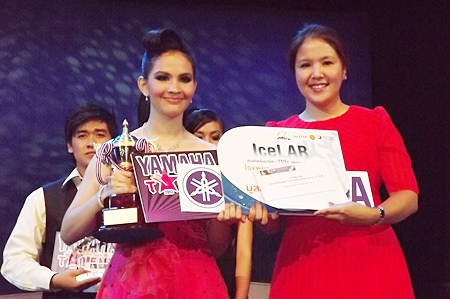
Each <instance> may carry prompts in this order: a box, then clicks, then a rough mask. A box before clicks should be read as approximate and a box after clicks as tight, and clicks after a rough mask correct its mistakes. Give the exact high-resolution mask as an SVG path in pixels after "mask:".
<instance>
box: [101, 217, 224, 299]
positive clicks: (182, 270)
mask: <svg viewBox="0 0 450 299" xmlns="http://www.w3.org/2000/svg"><path fill="white" fill-rule="evenodd" d="M159 228H160V230H161V231H162V232H163V233H164V234H165V237H163V238H161V239H157V240H154V241H152V242H147V243H143V244H141V245H123V244H121V245H118V246H117V247H116V252H115V253H114V256H113V258H112V260H111V263H110V267H109V269H108V271H107V272H106V273H105V277H104V278H103V280H102V284H101V287H100V289H99V292H98V294H97V297H96V298H105V299H106V298H107V299H119V298H120V299H181V298H199V299H209V298H218V299H225V298H228V294H227V290H226V286H225V283H224V281H223V278H222V276H221V274H220V272H219V269H218V267H217V264H216V261H215V259H214V258H213V257H212V255H211V252H210V251H209V249H208V248H209V245H208V241H207V239H206V233H205V222H204V221H199V220H195V221H179V222H166V223H160V224H159Z"/></svg>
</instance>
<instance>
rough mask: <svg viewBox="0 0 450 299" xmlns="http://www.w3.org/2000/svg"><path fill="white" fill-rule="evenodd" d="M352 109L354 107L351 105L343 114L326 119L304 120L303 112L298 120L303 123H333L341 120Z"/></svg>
mask: <svg viewBox="0 0 450 299" xmlns="http://www.w3.org/2000/svg"><path fill="white" fill-rule="evenodd" d="M351 107H352V106H351V105H348V106H346V109H345V110H344V111H343V112H342V113H341V114H339V115H336V116H332V117H330V118H325V119H303V118H302V117H301V114H302V113H303V112H302V113H300V114H298V119H299V120H300V121H302V122H305V123H313V122H325V121H331V120H334V119H337V118H340V117H342V116H344V115H346V114H347V113H348V112H349V111H350V109H352V108H351Z"/></svg>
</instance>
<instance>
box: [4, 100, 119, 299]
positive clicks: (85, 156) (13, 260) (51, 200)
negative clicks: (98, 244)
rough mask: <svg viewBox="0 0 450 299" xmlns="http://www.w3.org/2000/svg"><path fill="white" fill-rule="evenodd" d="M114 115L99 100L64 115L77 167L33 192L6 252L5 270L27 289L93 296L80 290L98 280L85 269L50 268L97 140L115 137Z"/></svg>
mask: <svg viewBox="0 0 450 299" xmlns="http://www.w3.org/2000/svg"><path fill="white" fill-rule="evenodd" d="M117 134H118V130H117V124H116V121H115V118H114V116H113V115H112V114H111V113H109V112H108V111H106V110H105V109H104V108H102V107H100V106H98V105H95V104H85V105H82V106H80V107H78V108H76V109H74V110H73V111H71V112H70V113H69V115H68V116H67V118H66V122H65V127H64V135H65V142H66V144H67V151H68V152H69V153H70V154H71V155H72V157H73V161H74V163H75V168H74V169H73V171H72V172H71V173H70V174H69V175H68V176H66V177H64V178H61V179H60V180H58V181H55V182H53V183H50V184H47V185H44V186H43V187H40V188H38V189H37V190H35V191H33V192H32V193H31V194H30V195H29V196H28V197H27V199H26V200H25V203H24V205H23V207H22V210H21V212H20V214H19V217H18V219H17V222H16V225H15V227H14V229H13V231H12V232H11V235H10V237H9V239H8V242H7V243H6V246H5V249H4V252H3V265H2V268H1V273H2V275H3V276H4V277H5V279H6V280H8V281H9V282H10V283H12V284H13V285H15V286H17V287H18V288H20V289H22V290H26V291H43V292H44V298H94V297H95V293H90V294H89V293H83V292H82V291H83V290H85V289H87V288H89V287H91V286H93V285H96V284H97V283H98V282H100V278H99V277H92V278H88V279H84V280H80V279H77V276H79V275H81V274H84V273H86V272H87V271H86V270H83V269H66V270H63V271H60V272H55V271H52V270H51V265H52V260H53V250H54V245H55V239H56V238H57V235H58V232H59V231H60V229H61V222H62V218H63V216H64V214H65V212H66V210H67V208H68V207H69V205H70V203H71V202H72V200H73V198H74V197H75V194H76V192H77V189H78V186H79V185H80V184H81V179H82V177H83V175H84V172H85V170H86V168H87V166H88V164H89V162H90V160H91V159H92V157H93V156H94V155H95V149H94V144H96V143H97V144H101V143H103V142H105V141H108V140H110V139H111V138H112V137H115V136H117Z"/></svg>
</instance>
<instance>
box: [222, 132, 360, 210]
mask: <svg viewBox="0 0 450 299" xmlns="http://www.w3.org/2000/svg"><path fill="white" fill-rule="evenodd" d="M217 152H218V159H219V165H220V171H221V174H222V184H223V191H224V198H225V202H232V203H234V204H236V205H239V206H241V207H242V209H243V211H244V212H246V211H248V209H249V208H250V207H251V206H252V205H254V204H255V202H256V201H260V202H262V203H264V204H265V205H266V206H267V207H268V208H269V211H271V212H273V211H275V210H279V211H280V212H281V213H283V212H284V210H286V213H291V212H293V211H295V212H298V213H311V211H314V210H318V209H321V208H325V207H328V203H329V202H333V203H344V202H347V201H349V200H350V193H351V191H350V180H349V175H348V173H347V172H346V169H345V164H344V159H343V156H342V150H341V146H340V142H339V136H338V133H337V132H336V131H330V130H311V129H294V128H272V127H256V126H247V127H238V128H234V129H231V130H229V131H227V132H226V133H225V134H224V135H223V136H222V138H221V139H220V141H219V145H218V149H217Z"/></svg>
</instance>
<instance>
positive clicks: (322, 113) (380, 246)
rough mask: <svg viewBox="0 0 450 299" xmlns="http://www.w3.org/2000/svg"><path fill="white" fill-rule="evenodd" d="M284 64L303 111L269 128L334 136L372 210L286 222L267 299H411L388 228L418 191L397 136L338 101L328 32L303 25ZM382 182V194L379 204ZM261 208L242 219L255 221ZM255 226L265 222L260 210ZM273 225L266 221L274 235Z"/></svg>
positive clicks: (356, 207) (337, 67) (384, 120)
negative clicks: (360, 178)
mask: <svg viewBox="0 0 450 299" xmlns="http://www.w3.org/2000/svg"><path fill="white" fill-rule="evenodd" d="M289 63H290V67H291V70H292V72H293V73H294V75H295V79H296V82H297V85H298V88H299V90H300V92H301V94H302V95H303V97H304V98H305V100H306V108H305V110H304V111H303V112H302V113H300V114H299V115H294V116H292V117H290V118H288V119H286V120H283V121H280V122H269V123H268V124H267V125H268V126H272V127H288V128H305V129H322V130H337V131H338V133H339V139H340V142H341V147H342V152H343V156H344V161H345V166H346V169H347V170H348V171H366V172H367V173H368V175H369V180H370V185H371V190H372V193H373V199H374V204H375V207H373V208H371V207H366V206H364V205H361V204H359V203H354V202H348V203H345V204H333V199H332V198H330V206H329V207H328V208H325V209H322V210H319V211H317V212H315V217H301V216H286V217H280V220H281V221H285V225H286V230H285V233H284V236H283V240H282V243H281V247H280V249H279V252H278V256H277V261H276V264H275V269H274V273H273V277H272V284H271V290H270V298H272V299H278V298H282V299H289V298H308V299H309V298H315V299H316V298H327V299H330V298H346V299H348V298H358V299H361V298H364V299H367V298H376V299H379V298H395V299H401V298H414V293H413V289H412V286H411V282H410V278H409V273H408V268H407V265H406V262H405V259H404V256H403V252H402V249H401V247H400V245H399V242H398V240H397V238H396V236H395V233H394V231H393V229H392V227H391V224H394V223H397V222H400V221H402V220H404V219H405V218H407V217H408V216H409V215H411V214H412V213H414V212H416V211H417V207H418V203H417V201H418V187H417V182H416V179H415V176H414V173H413V170H412V167H411V160H410V157H409V155H408V153H407V151H406V149H405V146H404V144H403V141H402V138H401V136H400V134H399V132H398V131H397V129H396V128H395V126H394V124H393V123H392V121H391V119H390V117H389V115H388V114H387V112H386V110H385V109H384V108H382V107H376V108H375V109H373V110H372V109H368V108H363V107H359V106H349V105H346V104H344V103H343V102H342V100H341V97H340V88H341V85H342V83H343V81H345V80H346V79H347V67H348V59H347V55H346V51H345V49H344V46H343V44H342V41H341V39H340V38H339V36H338V34H337V33H336V32H335V31H334V30H333V29H331V28H328V27H325V26H322V25H317V24H310V25H306V26H305V27H304V28H303V29H302V30H301V31H299V33H298V34H297V36H296V37H295V39H294V40H293V43H292V45H291V49H290V55H289ZM382 184H384V185H385V187H386V189H387V191H388V193H389V196H388V197H387V198H386V199H384V200H381V198H380V187H381V185H382ZM261 210H262V209H261V207H260V206H259V205H258V206H257V207H256V209H255V208H254V209H252V210H251V212H250V214H249V218H251V219H254V218H255V216H256V215H255V211H257V212H258V217H257V218H256V219H261ZM264 212H265V213H264V215H263V217H262V218H263V222H266V221H267V220H268V218H267V211H264ZM277 224H279V221H278V220H277V221H269V224H268V225H267V227H266V229H268V230H270V229H274V228H275V227H276V226H277Z"/></svg>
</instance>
